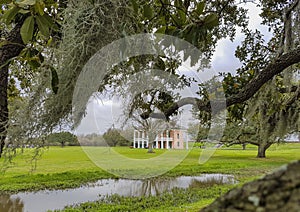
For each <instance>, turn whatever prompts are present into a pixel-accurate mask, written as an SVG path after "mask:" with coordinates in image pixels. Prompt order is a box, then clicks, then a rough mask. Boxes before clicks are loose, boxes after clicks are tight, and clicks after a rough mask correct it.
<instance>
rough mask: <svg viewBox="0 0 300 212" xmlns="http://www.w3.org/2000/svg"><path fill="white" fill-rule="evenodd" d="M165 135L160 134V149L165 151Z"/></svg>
mask: <svg viewBox="0 0 300 212" xmlns="http://www.w3.org/2000/svg"><path fill="white" fill-rule="evenodd" d="M163 136H164V135H163V133H160V148H161V149H163V148H164V139H163V138H164V137H163Z"/></svg>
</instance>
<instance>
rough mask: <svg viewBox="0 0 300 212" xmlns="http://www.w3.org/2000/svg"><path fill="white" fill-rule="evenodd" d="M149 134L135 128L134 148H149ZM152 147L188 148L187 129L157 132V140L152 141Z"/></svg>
mask: <svg viewBox="0 0 300 212" xmlns="http://www.w3.org/2000/svg"><path fill="white" fill-rule="evenodd" d="M149 143H151V142H149V136H148V135H147V132H145V131H142V130H141V131H140V130H135V131H134V134H133V147H134V148H148V147H149ZM152 148H156V149H184V148H187V149H188V139H187V134H186V131H185V130H181V129H170V130H164V131H161V132H159V133H157V135H156V137H155V140H154V141H152Z"/></svg>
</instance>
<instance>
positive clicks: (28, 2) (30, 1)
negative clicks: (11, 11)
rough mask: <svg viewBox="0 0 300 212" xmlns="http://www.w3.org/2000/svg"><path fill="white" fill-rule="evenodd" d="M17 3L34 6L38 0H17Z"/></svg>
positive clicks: (22, 5)
mask: <svg viewBox="0 0 300 212" xmlns="http://www.w3.org/2000/svg"><path fill="white" fill-rule="evenodd" d="M16 4H17V5H18V6H20V7H25V6H32V5H35V4H36V0H24V1H21V2H16Z"/></svg>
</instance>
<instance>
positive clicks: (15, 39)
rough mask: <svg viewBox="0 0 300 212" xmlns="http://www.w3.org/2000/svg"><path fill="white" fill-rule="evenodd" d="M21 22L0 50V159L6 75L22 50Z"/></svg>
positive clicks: (5, 119)
mask: <svg viewBox="0 0 300 212" xmlns="http://www.w3.org/2000/svg"><path fill="white" fill-rule="evenodd" d="M22 23H23V21H21V22H20V23H17V24H16V26H15V27H14V28H13V29H12V30H11V31H10V33H9V35H8V37H7V39H6V42H7V44H5V45H3V46H2V47H1V48H0V157H1V156H2V153H3V149H4V146H5V139H6V136H7V127H8V112H9V111H8V95H7V88H8V75H9V64H10V60H11V59H13V58H14V57H16V56H18V55H19V54H20V53H21V51H22V50H23V49H24V47H25V46H24V43H23V41H22V38H21V34H20V29H21V26H22Z"/></svg>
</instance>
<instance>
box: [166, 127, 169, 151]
mask: <svg viewBox="0 0 300 212" xmlns="http://www.w3.org/2000/svg"><path fill="white" fill-rule="evenodd" d="M166 134H167V135H166V137H167V149H169V130H167V131H166Z"/></svg>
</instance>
